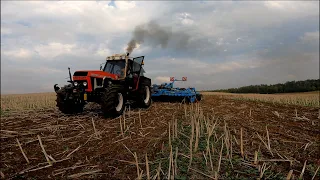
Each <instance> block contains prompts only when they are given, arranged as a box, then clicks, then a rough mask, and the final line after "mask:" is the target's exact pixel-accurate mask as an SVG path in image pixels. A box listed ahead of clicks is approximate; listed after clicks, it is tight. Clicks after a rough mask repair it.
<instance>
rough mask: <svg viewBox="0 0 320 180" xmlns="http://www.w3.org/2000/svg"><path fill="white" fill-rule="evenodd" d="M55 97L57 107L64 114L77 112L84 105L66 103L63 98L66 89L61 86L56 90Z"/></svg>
mask: <svg viewBox="0 0 320 180" xmlns="http://www.w3.org/2000/svg"><path fill="white" fill-rule="evenodd" d="M56 96H57V98H56V106H57V107H58V109H59V110H60V111H61V112H62V113H64V114H73V113H79V112H82V111H83V106H84V105H76V104H72V103H68V102H66V101H64V98H65V96H66V90H65V87H62V88H61V89H59V90H58V91H57V95H56Z"/></svg>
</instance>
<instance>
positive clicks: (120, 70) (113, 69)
mask: <svg viewBox="0 0 320 180" xmlns="http://www.w3.org/2000/svg"><path fill="white" fill-rule="evenodd" d="M125 65H126V62H125V61H124V60H120V61H112V60H111V61H107V63H106V65H105V66H104V69H103V71H104V72H109V73H111V74H117V75H119V76H120V77H123V76H124V69H125Z"/></svg>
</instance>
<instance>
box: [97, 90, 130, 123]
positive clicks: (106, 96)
mask: <svg viewBox="0 0 320 180" xmlns="http://www.w3.org/2000/svg"><path fill="white" fill-rule="evenodd" d="M124 108H125V93H124V90H123V87H122V86H121V85H110V86H109V87H107V88H106V89H105V91H104V92H103V95H102V99H101V110H102V111H103V114H104V116H105V117H112V118H115V117H118V116H120V115H122V113H123V111H124Z"/></svg>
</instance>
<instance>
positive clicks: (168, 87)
mask: <svg viewBox="0 0 320 180" xmlns="http://www.w3.org/2000/svg"><path fill="white" fill-rule="evenodd" d="M186 80H187V78H186V77H183V78H182V80H177V79H174V78H172V77H171V78H170V81H172V82H170V83H164V84H161V85H156V84H153V87H152V94H151V98H152V100H153V101H162V102H187V103H195V102H198V101H201V99H202V94H200V93H199V92H197V91H196V89H195V88H193V87H191V88H178V87H176V88H174V87H173V84H174V82H175V81H186Z"/></svg>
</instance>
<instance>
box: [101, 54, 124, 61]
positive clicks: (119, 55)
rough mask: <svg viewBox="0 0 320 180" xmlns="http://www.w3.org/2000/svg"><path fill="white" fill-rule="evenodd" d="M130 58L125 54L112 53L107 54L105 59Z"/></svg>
mask: <svg viewBox="0 0 320 180" xmlns="http://www.w3.org/2000/svg"><path fill="white" fill-rule="evenodd" d="M126 58H128V59H130V57H129V56H127V54H113V55H112V56H107V58H106V60H122V59H126Z"/></svg>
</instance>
